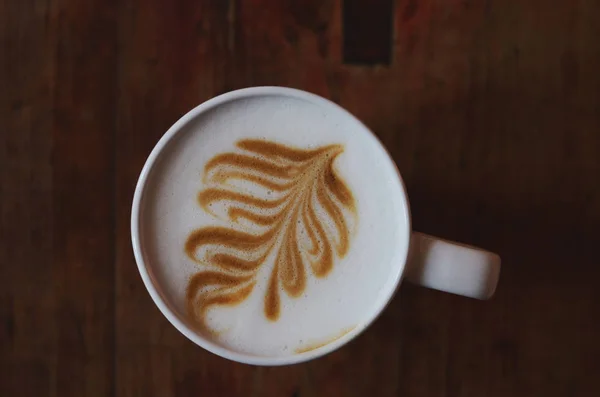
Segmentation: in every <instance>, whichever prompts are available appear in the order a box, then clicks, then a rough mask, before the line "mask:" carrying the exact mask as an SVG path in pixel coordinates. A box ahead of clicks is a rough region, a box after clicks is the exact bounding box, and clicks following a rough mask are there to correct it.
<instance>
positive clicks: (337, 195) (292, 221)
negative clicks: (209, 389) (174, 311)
mask: <svg viewBox="0 0 600 397" xmlns="http://www.w3.org/2000/svg"><path fill="white" fill-rule="evenodd" d="M343 151H344V147H343V146H342V145H328V146H322V147H319V148H316V149H300V148H295V147H290V146H286V145H282V144H279V143H275V142H271V141H266V140H258V139H242V140H240V141H239V142H238V143H237V150H236V151H234V152H231V153H224V154H220V155H217V156H215V157H213V158H212V159H211V160H210V161H208V163H207V164H206V166H205V168H204V175H203V176H204V184H205V188H204V189H203V190H201V191H200V193H199V194H198V203H199V205H200V207H201V209H202V210H204V211H206V212H208V213H210V214H211V215H212V216H213V217H214V218H215V220H221V221H226V222H227V226H206V227H202V228H200V229H197V230H194V231H193V232H191V233H190V235H189V236H188V238H187V241H186V242H185V252H186V255H187V256H188V257H189V258H191V259H192V260H193V261H194V262H196V263H197V265H198V266H200V270H199V271H198V272H197V273H195V274H194V275H192V276H191V277H190V280H189V283H188V286H187V291H186V305H187V310H188V312H189V314H190V315H191V317H192V318H194V319H195V320H196V322H197V324H198V326H200V327H201V328H203V329H204V330H206V331H208V332H212V331H214V330H211V329H209V327H208V326H207V325H206V320H205V317H206V313H207V311H208V310H209V309H211V308H213V307H218V306H223V305H235V304H239V303H241V302H242V301H244V300H245V299H246V298H248V297H249V296H250V294H252V293H253V292H254V291H255V290H258V288H256V287H257V285H258V284H260V283H259V281H260V280H259V279H258V277H257V274H258V271H259V270H260V269H261V268H263V267H264V266H270V267H271V270H270V272H269V278H268V280H267V283H266V285H265V286H264V288H262V289H261V291H264V298H263V310H262V313H263V314H264V316H265V317H266V318H267V319H268V320H270V321H277V320H278V319H279V317H280V315H281V311H282V305H281V293H282V292H285V293H286V294H287V295H288V296H289V297H292V298H299V297H301V295H302V294H303V293H305V290H306V284H307V277H310V276H311V275H312V276H314V277H317V278H323V277H325V276H327V275H328V274H329V273H330V272H331V271H332V269H333V267H334V264H335V262H336V260H339V259H340V258H343V257H344V256H345V255H346V253H347V252H348V249H349V244H350V238H351V235H352V230H353V228H354V226H355V224H356V220H357V219H356V218H357V216H356V206H355V200H354V197H353V195H352V193H351V191H350V190H349V188H348V187H347V186H346V183H345V182H344V181H343V180H342V179H341V177H340V176H339V175H338V174H337V173H336V170H335V166H334V163H335V160H336V158H337V157H338V156H340V155H341V154H342V153H343ZM261 293H262V292H261Z"/></svg>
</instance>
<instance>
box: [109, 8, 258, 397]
mask: <svg viewBox="0 0 600 397" xmlns="http://www.w3.org/2000/svg"><path fill="white" fill-rule="evenodd" d="M230 6H231V5H230V4H228V2H225V1H223V2H221V1H218V2H217V1H194V2H164V1H159V0H155V1H150V2H148V1H145V0H144V1H141V0H140V1H134V0H131V1H126V2H123V3H122V5H121V8H120V12H119V31H120V43H121V59H120V61H119V69H120V78H119V91H120V94H121V95H120V100H119V115H118V134H117V148H118V150H117V208H116V214H117V236H116V238H117V240H116V241H117V255H116V258H117V262H116V263H117V273H116V281H117V283H116V288H117V306H116V321H117V322H116V329H117V350H116V352H117V353H116V355H117V359H116V363H117V367H116V374H117V385H116V394H117V395H118V396H122V397H125V396H140V395H143V396H153V395H154V396H161V397H167V396H178V397H179V396H198V395H210V396H236V395H247V394H248V392H249V390H251V388H252V384H253V375H252V373H253V371H254V369H253V368H252V367H249V366H243V365H241V364H235V363H230V362H228V361H226V360H224V359H221V358H218V357H216V356H214V355H212V354H211V353H208V352H206V351H204V350H203V349H201V348H199V347H197V346H196V345H194V344H193V343H192V342H190V341H188V340H187V339H186V338H185V337H184V336H183V335H181V334H180V333H179V332H178V331H177V330H175V328H174V327H172V326H171V325H170V324H169V323H168V322H167V320H166V319H165V318H164V317H163V316H162V314H160V312H159V311H158V309H157V308H156V307H155V305H154V303H153V302H152V300H151V298H150V296H149V295H148V293H147V292H146V289H145V287H144V285H143V283H142V281H141V278H140V276H139V274H138V270H137V267H136V265H135V261H134V258H133V254H132V251H131V239H130V223H129V220H130V211H131V201H132V198H133V191H134V187H135V183H136V181H137V178H138V176H139V172H140V171H141V168H142V166H143V164H144V162H145V160H146V156H147V155H148V154H149V153H150V150H151V149H152V147H153V146H154V145H155V143H156V142H157V141H158V139H159V138H160V137H161V136H162V134H163V133H164V132H165V131H166V130H167V129H168V128H169V127H170V125H171V124H173V123H174V122H175V121H176V120H177V119H178V118H179V117H181V116H182V115H183V114H184V113H186V112H187V111H188V110H190V109H191V108H192V107H194V106H196V105H197V104H199V103H201V102H203V101H205V100H207V99H209V98H210V97H212V96H214V95H216V94H218V93H221V92H223V91H226V90H228V89H229V88H230V87H228V84H229V83H228V79H227V76H226V74H227V73H229V72H228V71H229V70H230V68H231V67H230V66H228V60H229V59H230V57H231V51H232V48H231V45H232V42H231V40H232V39H233V36H232V35H233V34H234V32H233V31H232V29H231V28H230V27H229V25H228V23H229V22H228V21H229V20H230V18H231V13H233V11H234V10H233V9H230Z"/></svg>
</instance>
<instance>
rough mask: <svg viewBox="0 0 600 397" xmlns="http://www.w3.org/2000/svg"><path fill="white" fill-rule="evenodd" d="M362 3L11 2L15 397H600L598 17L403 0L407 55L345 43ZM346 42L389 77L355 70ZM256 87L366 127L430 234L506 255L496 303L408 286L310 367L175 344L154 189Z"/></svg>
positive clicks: (8, 336)
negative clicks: (142, 271) (138, 260)
mask: <svg viewBox="0 0 600 397" xmlns="http://www.w3.org/2000/svg"><path fill="white" fill-rule="evenodd" d="M342 3H343V2H342V1H341V0H325V1H316V0H314V1H313V0H310V1H309V0H305V1H299V0H285V1H278V0H247V1H239V0H229V1H216V0H215V1H212V0H197V1H178V2H164V1H159V0H151V1H141V0H123V1H120V2H116V1H108V2H106V1H95V0H89V1H75V0H51V1H48V2H39V1H33V0H25V1H10V0H4V1H1V0H0V43H1V46H2V47H1V48H0V395H2V396H17V395H18V396H61V397H62V396H96V395H97V396H111V395H112V396H119V397H120V396H123V397H125V396H133V395H135V396H137V395H144V396H152V395H156V396H161V397H162V396H196V395H210V396H236V395H239V396H241V395H251V396H307V397H314V396H329V395H344V396H364V395H377V396H400V395H401V396H461V397H466V396H482V395H484V396H507V395H509V396H531V395H544V396H557V397H558V396H561V397H562V396H565V395H573V396H592V395H598V394H599V392H600V386H599V384H598V382H596V379H595V376H596V374H597V373H598V372H599V371H600V360H599V359H598V357H600V339H599V338H598V337H597V336H598V334H600V317H599V316H598V314H597V313H600V293H599V292H598V291H599V290H598V289H597V288H596V285H597V280H598V279H600V267H599V266H598V265H599V263H600V256H599V255H598V252H597V250H596V248H595V247H594V245H595V243H596V242H597V241H598V239H599V237H600V233H599V232H598V230H599V226H600V189H599V187H598V181H599V176H600V135H599V134H598V131H599V130H600V74H598V70H600V47H599V45H598V42H597V41H598V37H600V4H598V2H596V1H593V0H577V1H566V0H563V1H558V2H554V3H552V4H549V3H548V2H544V1H541V0H531V1H526V2H523V1H517V0H508V1H499V0H487V1H483V0H470V1H459V0H452V1H447V0H397V1H395V2H394V4H393V15H392V17H393V18H392V20H393V29H391V30H392V31H393V37H391V38H390V41H389V43H388V44H389V45H387V44H385V43H382V42H381V38H378V35H377V32H375V31H371V30H370V29H364V31H361V32H360V34H357V32H356V31H353V30H350V31H348V29H351V27H348V26H346V33H344V21H343V7H342V6H343V4H342ZM351 3H352V4H353V5H354V6H355V7H356V9H358V10H359V11H360V7H365V10H366V8H367V7H368V4H367V3H368V2H367V1H364V2H362V4H361V2H351ZM382 3H383V2H382ZM365 15H371V14H368V10H366V11H365ZM348 34H354V35H355V37H357V38H359V39H360V40H361V42H362V43H369V42H370V41H371V42H373V43H374V44H373V45H374V48H375V47H377V46H380V47H377V48H384V47H386V46H387V47H386V48H390V61H389V64H387V65H385V66H382V65H375V66H373V65H354V64H346V63H345V62H344V43H345V41H344V39H345V37H344V36H345V35H348ZM346 50H347V51H346V53H347V52H348V51H353V50H356V51H358V49H357V48H354V47H352V48H347V49H346ZM252 85H286V86H292V87H296V88H301V89H305V90H308V91H311V92H315V93H317V94H320V95H323V96H325V97H328V98H330V99H332V100H334V101H336V102H337V103H340V104H341V105H342V106H344V107H345V108H347V109H348V110H350V111H351V112H352V113H354V114H355V115H357V116H358V117H359V118H361V119H362V120H363V121H364V122H365V123H366V124H367V125H368V126H369V127H371V128H372V129H373V130H374V132H375V133H376V134H377V135H378V136H379V138H380V139H381V140H382V142H383V143H384V144H385V145H386V147H387V148H388V149H389V150H390V153H391V154H392V156H393V157H394V160H395V161H396V163H397V164H398V167H399V168H400V170H401V172H402V175H403V178H404V179H405V182H406V184H407V187H408V191H409V196H410V200H411V208H412V213H413V225H414V227H415V229H418V230H420V231H423V232H427V233H431V234H436V235H439V236H441V237H444V238H448V239H454V240H458V241H463V242H468V243H472V244H476V245H480V246H482V247H485V248H487V249H490V250H493V251H496V252H499V253H500V254H501V256H502V258H503V269H502V274H501V279H500V285H499V288H498V291H497V294H496V296H495V297H494V298H493V299H492V300H491V301H488V302H479V301H473V300H468V299H464V298H460V297H456V296H451V295H448V294H443V293H439V292H434V291H429V290H424V289H421V288H418V287H415V286H411V285H404V286H403V287H402V289H401V290H400V291H399V293H398V294H397V296H396V298H395V299H394V300H393V301H392V302H391V304H390V305H389V307H388V308H387V309H386V311H385V312H384V313H383V315H382V316H381V317H380V318H379V319H378V320H377V321H376V322H375V323H374V324H373V326H372V327H371V328H369V330H368V331H367V332H365V333H364V334H363V335H361V336H360V337H358V338H357V339H356V340H354V341H353V342H351V343H350V344H348V345H347V346H346V347H344V348H342V349H340V350H339V351H336V352H334V353H332V354H330V355H328V356H326V357H324V358H321V359H319V360H315V361H312V362H309V363H305V364H300V365H295V366H291V367H277V368H258V367H251V366H245V365H241V364H236V363H231V362H228V361H226V360H224V359H221V358H218V357H216V356H214V355H212V354H210V353H207V352H205V351H203V350H202V349H200V348H198V347H196V346H195V345H193V344H192V343H191V342H189V341H187V340H186V339H185V338H184V337H183V336H182V335H180V334H179V333H178V332H177V331H175V329H174V328H173V327H172V326H171V325H169V324H168V322H167V321H166V320H165V319H164V318H163V317H162V315H161V314H160V313H159V311H158V310H157V309H156V307H155V306H154V304H153V303H152V301H151V299H150V297H149V295H148V293H147V292H146V290H145V288H144V286H143V284H142V282H141V279H140V277H139V275H138V272H137V269H136V266H135V262H134V259H133V255H132V252H131V243H130V237H129V216H130V206H131V199H132V195H133V189H134V186H135V182H136V180H137V177H138V175H139V171H140V170H141V167H142V165H143V163H144V161H145V159H146V156H147V155H148V153H149V152H150V150H151V149H152V147H153V146H154V144H155V143H156V141H157V140H158V139H159V138H160V136H161V135H162V134H163V133H164V132H165V131H166V129H167V128H168V127H169V126H170V125H171V124H172V123H173V122H175V121H176V120H177V119H178V118H179V117H180V116H181V115H183V114H184V113H185V112H187V111H188V110H189V109H191V108H192V107H194V106H195V105H197V104H198V103H200V102H202V101H204V100H206V99H208V98H210V97H212V96H214V95H217V94H220V93H222V92H225V91H228V90H231V89H235V88H241V87H245V86H252Z"/></svg>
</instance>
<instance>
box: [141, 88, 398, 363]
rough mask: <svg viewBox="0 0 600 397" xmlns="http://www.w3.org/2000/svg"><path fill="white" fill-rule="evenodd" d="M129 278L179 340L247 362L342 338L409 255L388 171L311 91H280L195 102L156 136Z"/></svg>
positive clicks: (312, 351) (387, 294)
mask: <svg viewBox="0 0 600 397" xmlns="http://www.w3.org/2000/svg"><path fill="white" fill-rule="evenodd" d="M131 230H132V242H133V248H134V253H135V257H136V261H137V264H138V268H139V270H140V274H141V276H142V279H143V281H144V284H145V285H146V288H147V289H148V291H149V293H150V295H151V297H152V299H153V300H154V302H155V303H156V305H157V306H158V307H159V309H160V310H161V312H162V313H163V314H164V315H165V316H166V317H167V319H168V320H169V321H170V322H171V323H172V324H173V325H174V326H175V327H176V328H177V329H178V330H179V331H180V332H181V333H183V334H184V335H185V336H186V337H188V338H189V339H190V340H192V341H193V342H195V343H196V344H198V345H200V346H201V347H203V348H205V349H207V350H209V351H211V352H213V353H215V354H218V355H220V356H222V357H225V358H228V359H232V360H235V361H239V362H244V363H249V364H258V365H282V364H292V363H297V362H301V361H306V360H309V359H312V358H315V357H318V356H321V355H323V354H326V353H328V352H330V351H332V350H335V349H336V348H338V347H340V346H342V345H343V344H345V343H346V342H348V341H349V340H351V339H352V338H354V337H355V336H356V335H358V334H359V333H360V332H361V331H362V330H364V329H365V328H366V327H367V326H368V325H369V324H370V323H371V322H372V321H373V320H374V319H375V318H376V317H377V316H378V315H379V313H380V312H381V311H382V310H383V309H384V307H385V306H386V304H387V303H388V302H389V300H390V299H391V297H392V296H393V294H394V292H395V290H396V287H397V286H398V284H399V282H400V279H401V277H402V273H403V270H404V264H405V262H406V257H407V253H408V245H409V237H410V215H409V210H408V202H407V198H406V194H405V190H404V186H403V183H402V180H401V178H400V175H399V173H398V171H397V168H396V166H395V164H394V163H393V161H392V160H391V158H390V157H389V155H388V154H387V152H386V150H385V149H384V148H383V146H382V145H381V143H380V142H379V141H378V140H377V139H376V138H375V136H374V135H373V134H372V133H371V132H370V131H369V130H368V129H367V128H366V127H365V126H364V125H363V124H362V123H360V122H359V121H358V120H357V119H355V118H354V117H353V116H352V115H350V114H349V113H348V112H347V111H345V110H344V109H342V108H341V107H339V106H337V105H336V104H334V103H332V102H329V101H327V100H325V99H323V98H321V97H318V96H316V95H313V94H309V93H306V92H303V91H298V90H293V89H288V88H280V87H257V88H249V89H244V90H239V91H233V92H230V93H227V94H224V95H221V96H219V97H216V98H213V99H211V100H209V101H208V102H205V103H203V104H201V105H200V106H198V107H196V108H195V109H193V110H192V111H190V112H189V113H188V114H186V115H185V116H183V117H182V118H181V119H180V120H179V121H177V123H175V124H174V125H173V126H172V127H171V128H170V129H169V130H168V131H167V133H166V134H165V135H164V136H163V137H162V138H161V140H160V141H159V142H158V143H157V145H156V147H155V148H154V150H153V151H152V153H151V154H150V156H149V158H148V160H147V162H146V164H145V166H144V168H143V170H142V172H141V175H140V178H139V181H138V184H137V187H136V191H135V196H134V201H133V209H132V219H131Z"/></svg>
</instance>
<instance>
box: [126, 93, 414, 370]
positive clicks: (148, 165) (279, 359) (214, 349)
mask: <svg viewBox="0 0 600 397" xmlns="http://www.w3.org/2000/svg"><path fill="white" fill-rule="evenodd" d="M265 95H281V96H285V97H291V98H296V99H301V100H305V101H307V102H310V103H313V104H315V105H317V106H320V107H325V108H330V109H334V110H337V111H338V112H339V111H341V113H342V114H343V115H344V117H346V118H348V119H351V120H352V121H353V122H354V123H356V124H357V125H358V127H359V128H361V129H363V130H364V131H365V133H367V134H368V135H370V136H371V138H373V139H374V140H375V141H376V143H377V144H378V145H379V146H380V147H381V148H382V149H383V151H384V152H385V153H386V154H387V156H386V157H387V161H388V162H389V163H390V164H391V165H392V167H393V169H395V170H396V174H397V181H398V184H399V187H400V190H401V193H402V199H403V202H404V205H403V207H404V212H405V214H404V215H405V217H406V226H405V227H406V230H405V235H406V236H407V241H406V247H407V248H406V252H405V255H404V258H403V261H402V263H401V264H399V265H398V266H399V267H401V268H400V269H399V271H398V272H397V273H396V274H395V275H394V281H393V287H392V288H390V290H389V292H388V293H387V296H385V299H383V300H382V302H383V303H382V304H381V305H380V306H378V307H377V308H376V309H374V310H373V311H372V312H371V313H370V314H369V315H368V316H365V319H364V320H362V321H361V323H360V324H359V325H357V326H356V327H355V328H354V329H352V330H351V331H349V332H348V333H346V334H344V335H343V336H342V337H340V338H338V339H336V340H334V341H332V342H330V343H328V344H326V345H324V346H321V347H319V348H317V349H314V350H311V351H308V352H304V353H297V354H293V355H288V356H275V357H270V356H257V355H252V354H248V353H242V352H236V351H234V350H230V349H228V348H226V347H223V346H221V345H219V344H217V343H214V342H212V341H211V340H209V339H208V338H205V337H203V336H202V335H200V334H198V333H197V332H195V331H194V330H193V329H192V328H191V327H189V326H188V325H187V324H186V321H185V320H184V319H182V318H180V316H178V315H177V314H176V313H175V312H174V311H173V310H172V309H171V308H169V305H168V304H167V302H165V300H164V299H163V297H162V296H161V293H160V292H159V288H158V287H157V286H156V285H155V284H154V281H153V279H152V277H151V276H150V274H149V272H148V269H147V265H146V262H145V261H144V255H143V250H142V246H141V241H140V240H141V239H140V208H141V201H142V197H143V193H144V189H145V187H146V183H147V181H148V176H149V174H150V171H151V169H152V167H153V165H154V164H155V162H156V160H157V158H158V157H159V155H160V154H161V152H162V151H163V149H164V148H165V147H166V146H167V144H168V143H169V142H170V141H171V140H172V139H173V138H174V137H175V136H176V135H177V134H178V133H179V132H180V131H181V130H182V129H183V127H184V126H185V125H186V124H187V123H189V122H191V121H192V120H194V119H195V118H196V117H198V116H199V115H201V114H202V113H204V112H206V111H208V110H209V109H212V108H215V107H217V106H219V105H222V104H224V103H226V102H230V101H234V100H238V99H241V98H249V97H255V96H265ZM411 233H412V227H411V212H410V204H409V201H408V195H407V193H406V185H405V183H404V180H403V179H402V176H401V174H400V171H399V170H398V167H397V165H396V163H395V162H394V160H393V159H392V157H391V155H390V153H389V151H388V150H387V149H386V148H385V146H384V145H383V144H382V143H381V141H380V140H379V138H378V137H377V136H376V135H375V133H373V132H372V131H371V130H370V129H369V128H368V127H367V126H366V125H365V124H363V123H362V122H361V121H360V120H358V119H357V118H356V117H355V116H354V115H352V114H351V113H350V112H349V111H347V110H346V109H344V108H343V107H341V106H339V105H338V104H336V103H334V102H332V101H330V100H328V99H325V98H323V97H321V96H318V95H316V94H312V93H309V92H306V91H302V90H299V89H295V88H288V87H279V86H258V87H249V88H242V89H238V90H234V91H230V92H226V93H224V94H221V95H218V96H216V97H213V98H211V99H209V100H207V101H205V102H203V103H201V104H200V105H198V106H196V107H195V108H193V109H192V110H190V111H189V112H187V113H186V114H185V115H183V116H182V117H181V118H180V119H179V120H177V121H176V122H175V123H174V124H173V125H172V126H171V127H170V128H169V129H168V130H167V132H166V133H165V134H164V135H163V136H162V137H161V138H160V139H159V141H158V142H157V143H156V145H155V146H154V148H153V149H152V151H151V153H150V155H149V156H148V158H147V159H146V162H145V164H144V166H143V168H142V171H141V172H140V176H139V178H138V181H137V184H136V187H135V192H134V196H133V202H132V208H131V242H132V247H133V253H134V257H135V262H136V265H137V267H138V270H139V272H140V276H141V277H142V281H143V283H144V286H145V287H146V289H147V291H148V293H149V294H150V297H151V298H152V300H153V301H154V304H155V305H156V306H157V307H158V309H159V310H160V312H161V313H162V314H163V315H164V316H165V317H166V318H167V320H168V321H169V322H170V323H171V324H172V325H173V326H174V327H175V328H176V329H177V330H178V331H179V332H180V333H182V334H183V335H184V336H185V337H187V338H188V339H189V340H191V341H192V342H194V343H195V344H196V345H198V346H200V347H202V348H203V349H205V350H208V351H209V352H211V353H213V354H216V355H218V356H221V357H223V358H226V359H229V360H232V361H237V362H240V363H244V364H252V365H264V366H278V365H288V364H297V363H301V362H305V361H309V360H312V359H315V358H318V357H321V356H324V355H326V354H328V353H331V352H333V351H335V350H337V349H338V348H340V347H342V346H343V345H345V344H346V343H348V342H350V341H351V340H353V339H354V338H355V337H357V336H358V335H360V334H361V333H362V332H363V331H364V330H365V329H367V328H368V327H369V326H370V325H371V324H372V323H373V322H374V321H375V320H376V319H377V318H378V317H379V316H380V315H381V313H382V312H383V311H384V309H385V308H386V307H387V305H388V304H389V303H390V302H391V300H392V299H393V297H394V295H395V293H396V291H397V290H398V286H399V285H400V282H401V280H402V278H403V275H404V272H405V268H406V266H405V265H406V262H407V259H408V254H409V248H410V239H411Z"/></svg>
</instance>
